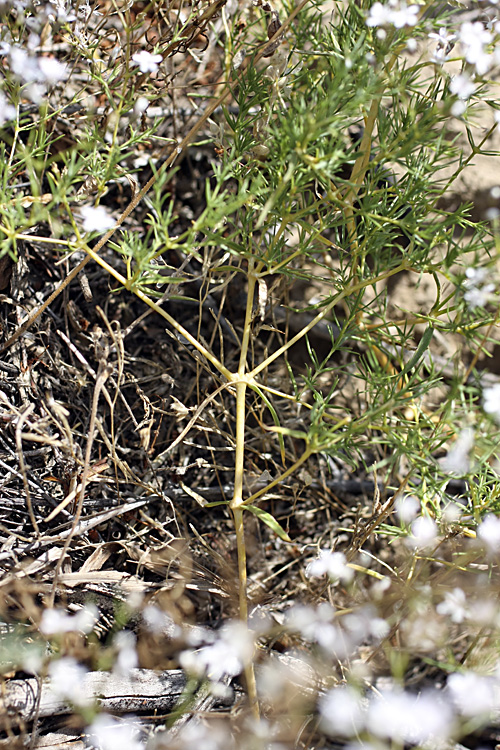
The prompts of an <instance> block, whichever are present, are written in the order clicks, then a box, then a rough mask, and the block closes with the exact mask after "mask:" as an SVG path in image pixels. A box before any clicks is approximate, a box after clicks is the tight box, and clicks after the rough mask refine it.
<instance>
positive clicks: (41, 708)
mask: <svg viewBox="0 0 500 750" xmlns="http://www.w3.org/2000/svg"><path fill="white" fill-rule="evenodd" d="M185 685H186V676H185V674H184V672H183V671H182V669H171V670H167V671H163V672H154V671H153V670H151V669H132V670H131V673H130V677H120V676H118V675H115V674H112V673H110V672H89V673H88V674H87V675H86V676H85V678H84V680H83V682H82V686H81V701H80V703H81V705H88V704H89V703H92V702H93V701H97V703H98V705H99V707H100V708H101V709H102V710H103V711H112V712H114V713H122V714H123V713H129V712H134V713H135V712H139V711H147V712H150V711H151V712H155V711H159V712H162V713H164V712H166V711H169V710H170V709H172V708H173V707H174V706H175V704H176V703H177V701H178V699H179V697H180V695H181V694H182V691H183V690H184V687H185ZM2 692H3V694H2V696H1V697H0V713H1V712H2V711H7V712H8V713H10V714H17V715H18V716H20V718H22V719H23V720H24V721H30V720H32V719H33V718H35V714H36V715H37V716H38V717H39V718H43V717H46V716H60V715H63V714H69V713H72V712H73V711H74V710H75V709H74V706H71V705H70V704H69V703H68V702H67V701H64V700H62V699H61V698H60V697H59V696H58V695H57V693H56V692H54V690H53V687H52V686H51V682H50V680H44V681H43V683H42V687H41V694H40V696H38V683H37V681H36V680H35V679H33V678H29V679H26V680H9V681H8V682H6V683H5V685H4V686H3V691H2ZM38 698H39V703H38V706H37V701H38Z"/></svg>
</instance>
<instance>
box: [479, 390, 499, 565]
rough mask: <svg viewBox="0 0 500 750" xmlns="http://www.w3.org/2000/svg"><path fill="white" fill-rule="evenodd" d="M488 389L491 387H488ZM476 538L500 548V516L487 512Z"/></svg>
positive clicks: (494, 550)
mask: <svg viewBox="0 0 500 750" xmlns="http://www.w3.org/2000/svg"><path fill="white" fill-rule="evenodd" d="M495 388H497V389H498V390H499V391H500V385H498V386H495ZM489 390H493V389H492V388H490V389H489ZM497 408H498V407H497ZM477 538H478V539H480V540H481V542H483V543H484V544H485V546H486V547H487V548H488V550H489V551H490V552H498V551H499V550H500V518H498V516H494V515H493V514H492V513H488V515H487V516H486V517H485V518H484V520H483V521H482V522H481V523H480V524H479V526H478V527H477Z"/></svg>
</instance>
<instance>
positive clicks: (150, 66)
mask: <svg viewBox="0 0 500 750" xmlns="http://www.w3.org/2000/svg"><path fill="white" fill-rule="evenodd" d="M162 60H163V58H162V56H161V55H152V54H151V52H147V50H145V49H143V50H141V51H140V52H136V53H135V55H132V64H133V65H138V66H139V70H140V71H141V73H156V71H157V70H158V65H159V64H160V63H161V61H162Z"/></svg>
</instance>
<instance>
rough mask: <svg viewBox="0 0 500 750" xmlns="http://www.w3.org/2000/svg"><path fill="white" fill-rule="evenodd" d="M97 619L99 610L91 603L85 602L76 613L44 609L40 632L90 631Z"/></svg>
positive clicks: (47, 633)
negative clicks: (69, 613)
mask: <svg viewBox="0 0 500 750" xmlns="http://www.w3.org/2000/svg"><path fill="white" fill-rule="evenodd" d="M98 619H99V610H98V609H97V607H95V606H94V605H93V604H86V605H85V606H84V607H82V608H81V609H80V610H79V611H78V612H76V614H74V615H68V614H67V613H66V612H65V611H64V610H63V609H46V610H44V612H43V614H42V619H41V621H40V627H39V630H40V633H43V634H44V635H55V634H56V633H69V632H72V631H79V632H81V633H90V632H91V631H92V630H93V629H94V626H95V624H96V622H97V620H98Z"/></svg>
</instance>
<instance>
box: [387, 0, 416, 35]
mask: <svg viewBox="0 0 500 750" xmlns="http://www.w3.org/2000/svg"><path fill="white" fill-rule="evenodd" d="M391 22H392V24H393V26H395V27H396V28H397V29H402V28H403V27H404V26H415V25H416V24H417V23H418V5H409V6H406V5H405V4H404V3H402V4H401V7H400V8H399V9H398V10H395V11H394V12H393V14H392V19H391Z"/></svg>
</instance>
